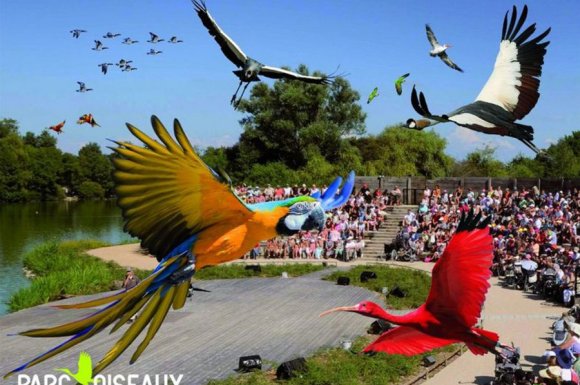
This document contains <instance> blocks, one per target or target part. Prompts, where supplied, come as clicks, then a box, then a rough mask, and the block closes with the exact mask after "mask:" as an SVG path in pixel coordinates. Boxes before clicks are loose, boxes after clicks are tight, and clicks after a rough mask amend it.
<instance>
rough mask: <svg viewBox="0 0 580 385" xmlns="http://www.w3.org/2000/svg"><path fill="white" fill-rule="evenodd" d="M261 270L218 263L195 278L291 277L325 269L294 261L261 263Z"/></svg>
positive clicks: (241, 265) (202, 270)
mask: <svg viewBox="0 0 580 385" xmlns="http://www.w3.org/2000/svg"><path fill="white" fill-rule="evenodd" d="M260 267H261V269H262V271H261V272H257V273H255V272H253V271H252V270H246V268H245V265H243V264H231V265H218V266H211V267H206V268H204V269H201V270H199V271H197V272H196V273H195V276H194V278H195V279H231V278H250V277H261V278H267V277H280V276H281V275H282V272H284V271H285V272H287V273H288V276H289V277H298V276H300V275H304V274H308V273H313V272H315V271H319V270H322V269H324V268H325V267H324V266H322V265H321V264H316V265H311V264H308V263H292V264H287V265H274V264H271V265H260Z"/></svg>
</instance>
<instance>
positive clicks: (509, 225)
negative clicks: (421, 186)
mask: <svg viewBox="0 0 580 385" xmlns="http://www.w3.org/2000/svg"><path fill="white" fill-rule="evenodd" d="M472 208H473V209H474V210H475V211H476V212H478V211H482V212H483V214H484V216H489V215H491V216H492V218H491V233H492V235H493V237H494V238H493V241H494V246H495V247H494V252H495V261H494V262H495V263H496V264H498V265H505V264H509V263H511V262H512V261H513V260H514V259H516V258H526V259H531V260H534V261H536V262H537V263H538V264H539V265H540V267H542V266H546V265H550V264H552V265H553V264H554V262H556V260H558V261H559V262H560V266H558V268H559V269H561V270H562V271H563V272H569V269H567V268H569V267H570V266H572V264H573V263H574V262H575V261H576V260H578V258H580V254H579V253H578V246H580V192H579V191H578V189H574V190H573V191H567V192H565V193H564V192H563V191H557V192H548V193H546V192H545V191H540V190H539V189H538V188H537V187H536V186H534V187H533V188H532V189H529V190H528V189H526V188H523V189H521V190H517V189H516V190H513V191H512V190H510V189H509V188H506V189H502V188H501V187H498V188H496V189H491V190H489V191H486V190H481V191H478V192H475V191H473V190H472V189H467V191H464V190H463V189H462V188H461V187H458V188H457V189H456V190H455V191H452V192H448V191H447V190H441V189H440V188H439V186H435V188H434V189H433V190H431V189H429V188H427V189H425V191H424V193H423V199H422V202H421V204H420V205H419V208H418V210H417V213H415V212H414V211H413V210H409V212H408V214H407V215H406V216H405V218H404V219H403V223H402V224H403V227H402V229H401V231H400V233H399V235H398V237H397V240H398V242H399V246H400V247H402V248H406V249H412V250H414V251H415V252H416V253H417V254H418V255H422V256H425V258H426V260H427V261H434V260H437V259H438V258H439V257H440V256H441V254H442V252H443V251H444V250H445V247H446V246H447V243H448V242H449V240H450V238H451V235H452V233H453V231H454V229H455V227H456V226H457V224H458V222H459V219H460V217H461V214H462V213H463V212H465V211H468V210H470V209H472Z"/></svg>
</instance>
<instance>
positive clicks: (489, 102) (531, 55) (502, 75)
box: [51, 0, 550, 154]
mask: <svg viewBox="0 0 580 385" xmlns="http://www.w3.org/2000/svg"><path fill="white" fill-rule="evenodd" d="M192 3H193V6H194V8H195V11H196V13H197V15H198V16H199V18H200V20H201V22H202V24H203V25H204V27H205V28H206V29H207V31H208V32H209V34H210V35H211V36H212V37H213V38H214V39H215V41H216V43H217V44H218V45H219V47H220V49H221V51H222V53H223V54H224V55H225V56H226V58H227V59H229V60H230V61H231V62H232V63H233V64H234V65H235V66H236V67H237V68H238V69H236V70H235V71H233V73H234V74H235V75H236V76H237V77H238V79H239V84H238V87H237V89H236V92H235V93H234V94H233V95H232V98H231V100H230V103H231V104H232V105H233V106H234V108H236V107H237V105H238V104H239V102H240V100H241V99H242V97H243V95H244V92H245V91H246V89H247V88H248V86H249V84H250V83H252V82H258V81H260V80H261V79H260V78H259V75H261V76H265V77H268V78H272V79H288V80H295V81H302V82H306V83H314V84H322V85H328V84H331V83H332V82H333V81H334V78H336V75H334V74H330V75H323V76H307V75H302V74H299V73H297V72H293V71H290V70H286V69H283V68H279V67H273V66H268V65H265V64H262V63H261V62H259V61H257V60H255V59H253V58H251V57H250V56H248V55H246V54H245V53H244V51H243V50H242V49H241V48H240V47H239V45H238V44H236V42H235V41H234V40H233V39H232V38H230V37H229V36H228V35H227V34H226V33H225V32H224V31H223V30H222V29H221V28H220V26H219V25H218V24H217V22H216V21H215V20H214V18H213V17H212V15H211V14H210V13H209V11H208V9H207V7H206V5H205V3H204V2H203V0H192ZM527 14H528V7H527V6H524V7H523V10H522V12H521V14H520V15H519V18H518V12H517V9H516V7H515V6H513V9H512V12H511V16H510V12H509V11H508V12H506V14H505V16H504V20H503V27H502V34H501V41H500V47H499V52H498V55H497V58H496V61H495V66H494V68H493V71H492V73H491V76H490V77H489V79H488V81H487V83H486V84H485V86H484V87H483V89H482V90H481V91H480V93H479V95H478V96H477V98H476V99H475V101H474V102H473V103H470V104H466V105H464V106H462V107H459V108H457V109H456V110H454V111H452V112H450V113H447V114H441V115H436V114H432V113H431V112H430V111H429V108H428V106H427V102H426V99H425V96H424V95H423V93H422V92H421V93H419V95H417V91H416V90H415V87H414V86H413V90H412V93H411V105H412V106H413V108H414V110H415V111H416V112H417V113H418V114H419V115H421V116H422V117H423V118H425V119H418V120H416V119H413V118H411V119H408V120H407V122H406V126H407V127H408V128H410V129H415V130H422V129H424V128H426V127H429V126H434V125H436V124H439V123H446V122H453V123H455V124H457V125H459V126H463V127H467V128H469V129H472V130H475V131H478V132H482V133H485V134H492V135H501V136H510V137H512V138H516V139H518V140H520V141H521V142H522V143H524V144H525V145H526V146H528V147H529V148H530V149H532V150H533V151H534V152H536V153H537V154H543V152H542V151H541V150H540V149H538V148H537V147H536V146H535V145H534V144H533V143H532V140H533V137H534V135H533V134H534V129H533V127H531V126H527V125H523V124H519V123H516V120H520V119H522V118H523V117H525V116H526V115H527V114H528V113H529V112H530V111H531V110H532V109H533V108H534V106H535V105H536V103H537V101H538V98H539V96H540V94H539V92H538V89H539V86H540V79H539V77H540V76H541V73H542V66H543V64H544V56H545V54H546V47H547V46H548V44H549V42H547V41H546V42H543V41H542V40H543V39H544V38H545V37H546V36H547V35H548V34H549V32H550V28H548V29H547V30H545V31H544V32H542V33H541V34H539V35H537V36H535V37H532V35H533V34H534V33H535V31H536V24H535V23H534V24H531V25H529V26H528V27H526V28H525V29H523V28H522V27H523V25H524V23H525V21H526V18H527ZM425 28H426V32H427V39H428V41H429V43H430V45H431V50H430V51H429V55H430V56H432V57H439V58H440V59H441V60H442V61H443V62H444V63H445V64H446V65H447V66H449V67H450V68H452V69H455V70H457V71H459V72H463V70H462V69H461V68H460V67H459V66H458V65H457V64H455V63H454V62H453V61H452V60H451V59H450V58H449V56H448V55H447V50H448V49H449V48H450V47H451V46H450V45H448V44H440V43H439V42H438V40H437V38H436V37H435V34H434V32H433V30H432V29H431V27H430V26H429V25H426V26H425ZM82 32H85V31H83V30H78V29H77V30H73V31H71V33H72V34H73V36H74V37H76V38H78V37H79V36H80V33H82ZM150 35H151V37H150V40H148V42H149V43H158V42H161V41H163V39H160V38H159V36H157V35H155V34H154V33H150ZM117 36H119V34H113V33H110V32H108V33H107V34H106V35H104V36H103V38H107V39H112V38H115V37H117ZM168 42H170V43H180V42H181V40H178V39H177V37H175V36H174V37H172V38H171V39H169V40H168ZM95 43H96V46H95V48H93V50H97V51H99V50H103V49H106V48H107V47H104V46H103V44H102V43H101V42H100V41H98V40H95ZM123 43H124V44H134V43H136V42H135V41H134V40H131V38H125V40H124V41H123ZM158 53H161V52H160V51H155V50H154V49H151V50H150V51H149V52H148V54H150V55H156V54H158ZM109 65H112V64H111V63H102V64H100V65H99V66H101V70H102V71H103V73H106V71H107V67H108V66H109ZM116 65H117V66H118V67H120V68H121V69H122V70H123V71H131V70H134V69H136V68H134V67H131V61H126V60H124V59H121V60H120V61H119V63H117V64H116ZM409 75H410V74H409V73H407V74H404V75H402V76H400V77H399V78H398V79H397V80H396V81H395V90H396V92H397V94H398V95H401V94H402V92H403V88H402V87H403V83H404V82H405V80H406V78H407V77H408V76H409ZM78 83H79V89H78V90H77V91H78V92H86V91H89V90H91V89H90V88H86V86H85V84H84V83H82V82H78ZM243 84H245V85H244V87H243V89H242V91H241V93H240V95H239V97H238V93H239V91H240V88H241V87H242V85H243ZM378 95H379V90H378V87H375V89H374V90H373V91H372V92H371V94H370V95H369V97H368V100H367V103H370V102H371V101H372V100H373V99H374V98H376V97H377V96H378ZM51 128H52V127H51Z"/></svg>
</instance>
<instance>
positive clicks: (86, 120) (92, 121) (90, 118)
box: [77, 114, 101, 127]
mask: <svg viewBox="0 0 580 385" xmlns="http://www.w3.org/2000/svg"><path fill="white" fill-rule="evenodd" d="M84 123H88V124H90V125H91V127H95V126H98V127H101V126H100V124H98V123H97V122H96V121H95V118H94V117H93V114H84V115H82V116H81V117H80V118H79V120H77V124H84Z"/></svg>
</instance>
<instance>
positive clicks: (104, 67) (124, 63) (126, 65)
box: [49, 29, 183, 134]
mask: <svg viewBox="0 0 580 385" xmlns="http://www.w3.org/2000/svg"><path fill="white" fill-rule="evenodd" d="M85 32H87V31H86V30H84V29H73V30H72V31H70V33H71V34H72V36H73V37H74V38H75V39H78V38H79V37H80V36H81V33H85ZM149 35H150V37H149V40H147V42H148V43H152V44H157V43H160V42H163V41H165V39H162V38H160V37H159V36H158V35H156V34H154V33H153V32H149ZM119 36H121V34H120V33H113V32H107V33H106V34H104V35H103V39H114V38H116V37H119ZM167 42H168V43H170V44H177V43H183V40H181V39H178V38H177V36H172V37H171V38H170V39H168V40H167ZM136 43H139V41H138V40H133V39H131V38H130V37H126V38H124V39H123V41H122V44H126V45H132V44H136ZM91 49H92V50H93V51H103V50H106V49H109V47H106V46H105V45H104V44H103V43H102V42H101V41H100V40H95V46H94V47H93V48H91ZM160 53H163V51H157V50H156V49H154V48H151V49H150V50H149V51H148V52H147V55H159V54H160ZM131 63H133V61H132V60H125V59H120V60H119V61H118V62H117V63H115V64H114V65H115V66H117V67H119V69H120V70H121V71H123V72H131V71H135V70H136V69H137V67H133V66H132V65H131ZM112 65H113V63H108V62H104V63H101V64H98V65H97V66H98V67H99V68H100V69H101V72H102V73H103V75H106V74H107V72H108V69H109V66H112ZM77 84H78V85H79V88H78V89H77V90H76V92H80V93H85V92H89V91H92V90H93V89H92V88H88V87H87V85H86V84H85V83H84V82H81V81H78V82H77ZM84 123H87V124H90V125H91V127H95V126H98V127H100V125H99V124H98V123H97V122H96V121H95V118H94V117H93V115H92V114H84V115H82V116H81V117H79V118H78V120H77V124H84ZM65 124H66V120H63V121H62V122H60V123H58V124H55V125H53V126H50V127H49V129H50V130H52V131H54V132H56V133H57V134H61V133H63V132H64V131H63V130H62V128H63V127H64V125H65Z"/></svg>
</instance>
